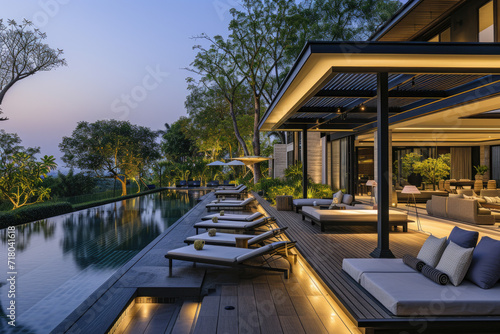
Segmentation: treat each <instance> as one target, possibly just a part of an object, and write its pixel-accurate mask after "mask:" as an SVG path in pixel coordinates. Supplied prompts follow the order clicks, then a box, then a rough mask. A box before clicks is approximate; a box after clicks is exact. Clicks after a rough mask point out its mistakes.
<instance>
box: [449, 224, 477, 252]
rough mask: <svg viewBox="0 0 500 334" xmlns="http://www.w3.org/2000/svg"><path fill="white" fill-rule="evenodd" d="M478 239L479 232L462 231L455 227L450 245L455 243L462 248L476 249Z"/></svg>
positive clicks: (450, 237) (450, 238) (451, 234)
mask: <svg viewBox="0 0 500 334" xmlns="http://www.w3.org/2000/svg"><path fill="white" fill-rule="evenodd" d="M478 238H479V233H478V232H474V231H467V230H462V229H461V228H460V227H457V226H455V227H454V228H453V230H451V233H450V236H449V237H448V243H450V241H453V242H454V243H456V244H457V245H459V246H460V247H463V248H472V247H476V244H477V239H478Z"/></svg>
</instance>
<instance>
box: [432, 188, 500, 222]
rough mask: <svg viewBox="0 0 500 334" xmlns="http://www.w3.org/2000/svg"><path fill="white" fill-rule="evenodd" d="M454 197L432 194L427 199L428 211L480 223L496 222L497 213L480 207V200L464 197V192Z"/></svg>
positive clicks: (437, 214) (441, 215)
mask: <svg viewBox="0 0 500 334" xmlns="http://www.w3.org/2000/svg"><path fill="white" fill-rule="evenodd" d="M450 196H453V197H443V196H432V199H431V200H428V201H427V204H426V209H427V213H428V214H429V215H431V216H435V217H442V218H450V219H455V220H460V221H464V222H468V223H473V224H478V225H493V224H495V215H492V213H491V211H490V210H488V209H485V208H482V207H478V205H479V204H478V201H477V200H474V199H468V198H463V195H462V194H456V195H450Z"/></svg>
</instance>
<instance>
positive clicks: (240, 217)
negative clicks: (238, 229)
mask: <svg viewBox="0 0 500 334" xmlns="http://www.w3.org/2000/svg"><path fill="white" fill-rule="evenodd" d="M262 215H263V214H262V213H261V212H254V213H252V214H251V215H246V214H236V213H235V214H232V213H230V214H225V215H224V216H221V215H220V214H219V213H214V214H212V215H208V216H205V217H203V218H201V219H202V220H212V218H213V217H217V218H218V219H220V220H236V221H248V222H250V221H252V220H254V219H257V218H259V217H261V216H262Z"/></svg>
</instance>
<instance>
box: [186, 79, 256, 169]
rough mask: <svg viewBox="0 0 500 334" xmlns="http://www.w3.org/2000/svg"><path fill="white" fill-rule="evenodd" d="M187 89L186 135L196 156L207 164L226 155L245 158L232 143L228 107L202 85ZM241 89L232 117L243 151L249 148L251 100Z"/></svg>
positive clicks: (214, 90)
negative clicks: (187, 125)
mask: <svg viewBox="0 0 500 334" xmlns="http://www.w3.org/2000/svg"><path fill="white" fill-rule="evenodd" d="M188 88H189V89H190V91H191V92H190V94H189V95H188V97H187V98H186V102H185V106H186V109H187V112H188V115H189V117H190V120H191V123H190V127H189V131H188V133H187V134H186V135H187V136H188V137H190V138H191V139H192V140H193V141H195V143H196V146H197V147H198V150H199V152H202V153H204V155H205V158H207V159H209V160H210V161H215V160H218V159H220V158H223V157H224V156H225V155H226V154H228V155H229V156H230V157H234V156H240V155H241V154H245V151H244V149H243V147H242V146H241V144H240V142H239V141H238V140H236V136H235V132H234V128H233V120H232V117H231V116H230V115H229V106H228V103H227V101H226V100H225V98H224V97H223V96H221V94H220V93H219V92H218V91H217V88H213V89H208V88H206V87H205V86H203V85H189V87H188ZM244 88H245V87H240V90H241V91H240V92H239V93H238V95H237V98H236V99H235V101H234V110H237V113H235V116H236V122H237V124H238V129H239V132H240V135H241V137H242V139H243V141H244V142H245V144H246V145H247V147H251V146H249V145H248V141H249V139H250V140H251V136H252V127H253V117H252V114H253V110H252V108H251V107H250V105H249V102H250V101H251V97H250V96H249V94H248V90H244Z"/></svg>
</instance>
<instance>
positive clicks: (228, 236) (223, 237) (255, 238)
mask: <svg viewBox="0 0 500 334" xmlns="http://www.w3.org/2000/svg"><path fill="white" fill-rule="evenodd" d="M279 231H280V229H274V230H269V231H266V232H264V233H261V234H258V235H252V234H234V233H221V232H217V234H215V236H213V237H211V236H209V235H208V232H205V233H201V234H197V235H193V236H191V237H188V238H186V240H189V241H192V242H194V241H195V240H205V242H210V241H212V242H216V243H219V244H224V245H227V246H234V245H236V238H248V245H249V246H251V245H253V244H256V243H259V242H261V241H264V240H266V239H269V238H272V237H273V236H274V235H276V234H277V233H278V232H279Z"/></svg>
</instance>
